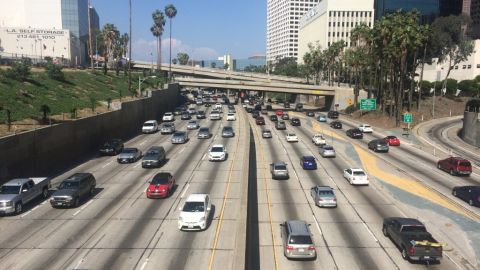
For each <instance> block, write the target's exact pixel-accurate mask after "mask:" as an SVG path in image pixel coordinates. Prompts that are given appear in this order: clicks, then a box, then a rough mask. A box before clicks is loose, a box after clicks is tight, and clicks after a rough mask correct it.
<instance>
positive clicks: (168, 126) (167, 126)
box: [163, 124, 172, 128]
mask: <svg viewBox="0 0 480 270" xmlns="http://www.w3.org/2000/svg"><path fill="white" fill-rule="evenodd" d="M163 127H164V128H170V127H172V125H171V124H163Z"/></svg>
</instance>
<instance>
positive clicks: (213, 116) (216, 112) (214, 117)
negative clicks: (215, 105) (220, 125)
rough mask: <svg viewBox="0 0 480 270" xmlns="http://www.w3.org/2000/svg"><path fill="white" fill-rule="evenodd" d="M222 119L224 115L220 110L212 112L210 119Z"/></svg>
mask: <svg viewBox="0 0 480 270" xmlns="http://www.w3.org/2000/svg"><path fill="white" fill-rule="evenodd" d="M221 119H222V116H221V115H220V113H219V112H218V111H212V112H211V113H210V120H221Z"/></svg>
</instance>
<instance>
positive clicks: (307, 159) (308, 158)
mask: <svg viewBox="0 0 480 270" xmlns="http://www.w3.org/2000/svg"><path fill="white" fill-rule="evenodd" d="M303 160H304V161H314V160H315V158H314V157H303Z"/></svg>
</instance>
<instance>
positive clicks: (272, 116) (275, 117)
mask: <svg viewBox="0 0 480 270" xmlns="http://www.w3.org/2000/svg"><path fill="white" fill-rule="evenodd" d="M270 121H272V122H277V121H278V117H277V116H276V115H270Z"/></svg>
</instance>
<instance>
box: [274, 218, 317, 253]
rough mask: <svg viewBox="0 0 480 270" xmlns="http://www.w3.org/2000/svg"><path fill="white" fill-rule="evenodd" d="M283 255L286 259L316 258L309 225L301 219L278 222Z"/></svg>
mask: <svg viewBox="0 0 480 270" xmlns="http://www.w3.org/2000/svg"><path fill="white" fill-rule="evenodd" d="M280 229H281V233H280V236H281V238H282V246H283V255H284V256H285V257H286V258H287V259H311V260H315V259H316V258H317V251H316V249H315V243H314V242H313V239H312V233H311V232H310V228H309V225H308V224H307V223H306V222H305V221H303V220H288V221H285V222H283V223H282V224H280Z"/></svg>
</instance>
